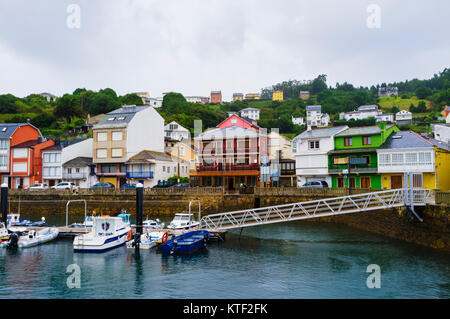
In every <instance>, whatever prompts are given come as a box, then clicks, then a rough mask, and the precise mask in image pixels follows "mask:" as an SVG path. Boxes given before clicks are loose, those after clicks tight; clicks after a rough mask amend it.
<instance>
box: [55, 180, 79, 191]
mask: <svg viewBox="0 0 450 319" xmlns="http://www.w3.org/2000/svg"><path fill="white" fill-rule="evenodd" d="M51 188H52V189H70V190H72V191H78V186H77V185H75V183H72V182H61V183H58V184H57V185H55V186H52V187H51Z"/></svg>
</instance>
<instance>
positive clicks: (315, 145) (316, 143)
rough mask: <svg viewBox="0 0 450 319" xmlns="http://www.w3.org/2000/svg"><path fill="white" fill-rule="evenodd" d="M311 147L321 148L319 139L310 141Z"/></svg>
mask: <svg viewBox="0 0 450 319" xmlns="http://www.w3.org/2000/svg"><path fill="white" fill-rule="evenodd" d="M309 148H310V149H319V148H320V143H319V141H309Z"/></svg>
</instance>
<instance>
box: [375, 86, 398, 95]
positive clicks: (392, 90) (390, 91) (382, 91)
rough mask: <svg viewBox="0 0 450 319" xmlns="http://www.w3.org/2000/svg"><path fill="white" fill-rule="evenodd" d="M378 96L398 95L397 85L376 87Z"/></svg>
mask: <svg viewBox="0 0 450 319" xmlns="http://www.w3.org/2000/svg"><path fill="white" fill-rule="evenodd" d="M378 96H379V97H390V96H398V87H396V86H387V87H380V88H379V89H378Z"/></svg>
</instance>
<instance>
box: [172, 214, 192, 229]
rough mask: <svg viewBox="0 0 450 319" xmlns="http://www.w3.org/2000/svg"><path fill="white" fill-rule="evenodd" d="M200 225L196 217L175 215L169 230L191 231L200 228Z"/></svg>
mask: <svg viewBox="0 0 450 319" xmlns="http://www.w3.org/2000/svg"><path fill="white" fill-rule="evenodd" d="M199 225H200V223H199V222H197V221H195V219H194V215H192V214H189V213H179V214H175V217H174V218H173V220H172V221H171V222H170V224H169V226H167V228H169V229H190V228H194V227H197V226H199Z"/></svg>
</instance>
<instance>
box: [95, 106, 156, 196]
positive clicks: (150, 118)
mask: <svg viewBox="0 0 450 319" xmlns="http://www.w3.org/2000/svg"><path fill="white" fill-rule="evenodd" d="M93 138H94V140H93V157H92V158H93V163H94V164H95V165H96V166H97V176H98V178H99V180H100V181H101V182H109V183H111V184H113V185H114V186H115V187H116V188H119V187H120V186H122V185H123V184H124V183H126V181H127V178H126V172H127V168H126V163H127V161H128V159H130V158H131V157H132V156H134V155H136V154H137V153H139V152H141V151H142V150H152V151H156V152H164V119H163V118H162V116H161V115H159V113H158V112H157V111H156V110H155V109H154V108H153V107H149V106H136V105H124V106H122V107H121V108H119V109H117V110H114V111H112V112H109V113H107V114H106V116H105V117H104V118H102V120H101V121H100V122H99V123H97V124H96V125H95V126H94V128H93Z"/></svg>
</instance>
